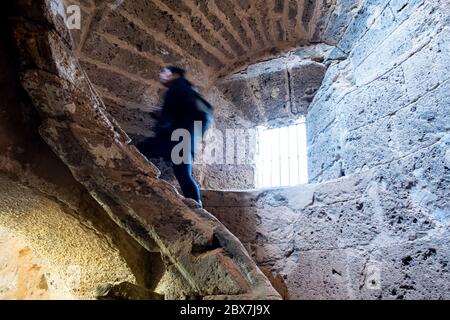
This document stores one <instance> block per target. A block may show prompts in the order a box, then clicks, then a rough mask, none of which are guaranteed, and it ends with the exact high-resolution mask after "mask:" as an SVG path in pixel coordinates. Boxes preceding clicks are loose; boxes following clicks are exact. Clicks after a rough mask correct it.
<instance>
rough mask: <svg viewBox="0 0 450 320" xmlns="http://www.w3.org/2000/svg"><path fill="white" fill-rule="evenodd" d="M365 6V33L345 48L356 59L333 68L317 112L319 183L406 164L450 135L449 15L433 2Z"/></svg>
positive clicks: (314, 162)
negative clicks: (414, 154)
mask: <svg viewBox="0 0 450 320" xmlns="http://www.w3.org/2000/svg"><path fill="white" fill-rule="evenodd" d="M377 5H378V6H377ZM364 6H368V7H366V8H365V9H364ZM364 6H363V8H362V9H361V10H362V11H361V14H358V15H357V16H356V17H355V19H354V22H353V23H352V25H359V26H361V27H363V26H364V28H365V32H364V33H360V32H356V33H354V34H353V35H350V34H349V35H347V36H344V38H343V39H342V42H343V44H342V45H341V44H338V45H337V46H338V47H343V48H344V47H345V50H347V52H348V59H347V60H346V61H342V62H334V63H333V64H332V65H331V67H330V68H329V69H328V71H327V74H326V75H325V81H324V83H323V85H322V88H321V89H320V92H319V94H317V95H316V97H315V99H314V101H313V102H312V104H311V105H310V107H309V112H308V116H307V126H308V143H309V178H310V180H311V181H326V180H328V179H332V178H338V177H341V176H344V175H348V174H351V173H354V172H360V171H363V170H367V169H370V168H372V167H375V166H379V165H382V164H384V163H388V162H391V161H395V160H398V159H402V158H403V157H405V156H407V155H409V154H411V153H412V152H415V151H417V150H420V149H422V148H425V147H427V146H429V145H431V144H433V143H435V142H436V141H438V140H439V139H440V138H442V136H443V135H444V134H445V133H446V132H448V126H447V125H446V123H448V119H447V117H448V116H447V115H448V113H449V112H448V111H449V109H448V106H449V105H450V104H449V96H448V94H447V92H448V89H449V82H448V65H449V56H450V55H449V52H448V47H449V45H448V34H449V30H448V19H449V18H448V17H449V16H448V11H446V9H445V7H444V6H442V5H441V4H440V3H439V2H436V3H431V2H427V1H425V2H424V1H388V2H386V1H385V2H383V1H381V2H380V3H378V2H376V1H375V2H374V1H368V2H367V4H365V5H364ZM374 8H378V11H379V12H378V14H374V15H372V16H371V17H372V18H370V17H368V16H367V14H366V13H367V12H369V11H373V10H374ZM358 20H361V21H358ZM369 21H370V23H369ZM349 28H351V29H352V28H353V27H349ZM350 36H352V37H353V38H351V39H352V41H350ZM328 79H329V80H332V81H329V80H328Z"/></svg>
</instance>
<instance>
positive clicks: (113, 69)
mask: <svg viewBox="0 0 450 320" xmlns="http://www.w3.org/2000/svg"><path fill="white" fill-rule="evenodd" d="M65 2H66V4H67V5H70V4H78V5H80V7H81V8H82V23H81V27H82V28H81V30H79V31H78V30H74V31H73V37H74V39H75V42H76V45H77V54H78V56H79V58H80V61H81V63H82V65H83V66H84V68H85V70H86V71H87V73H88V75H89V77H90V79H91V80H92V82H93V83H94V84H95V85H96V87H97V89H98V91H99V93H100V94H101V95H102V97H103V98H104V101H105V104H106V106H107V109H108V111H109V112H110V113H111V114H112V115H113V116H115V117H116V118H117V119H118V120H119V122H120V123H123V124H125V126H126V127H125V130H126V131H127V132H128V133H131V134H133V133H136V134H141V133H142V132H143V131H145V130H147V129H150V128H151V126H152V117H151V113H152V112H153V111H154V110H156V109H157V108H158V106H159V99H160V96H161V92H162V90H163V89H162V88H161V87H160V85H159V84H158V73H159V70H160V69H161V67H162V66H164V65H167V64H179V65H182V66H185V67H186V68H187V69H188V70H189V75H190V78H191V79H192V80H193V81H194V83H195V84H196V85H197V86H199V87H200V88H201V89H205V88H208V87H210V86H211V85H212V84H213V83H214V81H215V80H216V79H218V78H219V77H221V76H224V75H227V74H230V73H231V72H233V71H234V70H236V69H237V68H239V67H242V66H245V65H247V64H249V63H252V62H254V61H257V60H258V59H262V58H265V57H268V56H273V55H275V54H277V53H279V52H282V51H285V50H287V49H290V48H294V47H300V46H305V45H308V44H311V43H317V42H325V43H328V44H335V43H336V42H337V40H338V39H339V37H340V36H341V35H342V33H343V32H344V31H345V28H346V26H347V25H348V23H349V21H350V20H351V17H352V14H353V12H354V11H356V10H354V9H356V8H357V7H358V4H359V2H360V1H359V0H320V1H314V0H133V1H131V0H106V1H105V0H66V1H65ZM124 108H126V112H124Z"/></svg>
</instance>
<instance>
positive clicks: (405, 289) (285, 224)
mask: <svg viewBox="0 0 450 320" xmlns="http://www.w3.org/2000/svg"><path fill="white" fill-rule="evenodd" d="M449 148H450V136H449V135H446V137H445V138H443V139H441V140H440V141H439V142H437V143H435V144H433V145H430V146H428V147H427V148H424V149H422V150H420V151H418V152H416V153H414V154H411V155H409V156H407V157H405V158H403V159H401V160H398V161H394V162H391V163H389V164H385V165H382V166H380V167H378V168H376V169H372V170H368V171H365V172H364V173H360V174H353V175H351V176H348V177H343V178H340V179H338V180H332V181H328V182H325V183H321V184H308V185H303V186H298V187H294V188H286V189H280V190H261V191H251V192H250V191H249V192H244V191H242V192H223V191H206V192H204V193H203V197H204V203H205V207H206V208H207V209H208V210H209V211H210V212H212V213H213V214H214V215H215V216H216V217H217V218H218V219H220V220H221V221H222V222H223V223H224V224H225V225H226V226H227V227H228V228H229V229H230V230H231V231H232V232H233V233H234V234H235V235H236V236H237V237H239V239H240V240H241V241H242V243H243V244H244V246H245V247H246V248H247V250H248V252H249V253H250V254H251V255H252V257H253V258H254V259H255V261H256V262H257V264H258V265H259V266H260V268H261V269H262V270H265V272H266V274H267V275H268V276H269V278H273V279H276V280H277V281H273V283H275V287H276V289H277V290H278V291H279V292H280V294H282V295H283V297H285V298H289V299H449V298H450V285H449V284H450V267H449V260H450V247H449V246H448V237H449V236H450V235H449V226H450V202H449V198H448V195H449V191H448V190H449V188H448V184H449V183H450V169H449V167H450V157H449V151H448V150H449Z"/></svg>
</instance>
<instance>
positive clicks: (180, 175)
mask: <svg viewBox="0 0 450 320" xmlns="http://www.w3.org/2000/svg"><path fill="white" fill-rule="evenodd" d="M173 171H174V173H175V177H176V178H177V180H178V183H179V184H180V187H181V190H182V191H183V194H184V196H185V197H186V198H190V199H194V200H195V201H197V202H198V203H199V204H200V205H201V204H202V202H201V200H200V189H199V187H198V184H197V182H196V181H195V180H194V178H193V177H192V163H182V164H173Z"/></svg>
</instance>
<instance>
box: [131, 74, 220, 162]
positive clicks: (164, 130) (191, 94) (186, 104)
mask: <svg viewBox="0 0 450 320" xmlns="http://www.w3.org/2000/svg"><path fill="white" fill-rule="evenodd" d="M195 121H202V135H203V134H204V133H205V132H206V130H207V129H208V128H209V127H210V126H211V124H212V122H213V107H212V106H211V104H209V103H208V102H207V101H206V100H205V99H204V98H203V97H202V96H201V95H200V94H199V93H198V92H197V91H196V90H194V89H193V87H192V85H191V83H190V82H189V81H188V80H187V79H186V78H184V77H180V78H178V79H176V80H174V81H173V82H172V84H171V85H170V87H169V89H168V90H167V92H166V95H165V97H164V104H163V107H162V111H161V116H160V117H159V118H158V120H157V123H156V126H155V133H156V137H155V138H150V139H148V140H147V141H144V142H143V143H141V144H139V145H138V148H139V149H140V150H141V152H143V153H144V154H145V153H147V154H148V156H151V155H150V150H151V149H153V150H152V152H151V153H152V154H154V155H155V156H159V154H156V153H155V150H154V149H155V147H156V146H158V147H157V148H158V149H159V150H160V151H161V153H162V155H163V157H164V158H166V159H167V158H168V154H169V150H171V148H172V147H173V144H174V143H173V142H172V141H171V136H172V132H173V131H174V130H176V129H186V130H188V131H189V132H190V133H191V137H194V122H195ZM195 149H196V146H195V141H194V140H192V149H191V150H195Z"/></svg>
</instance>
